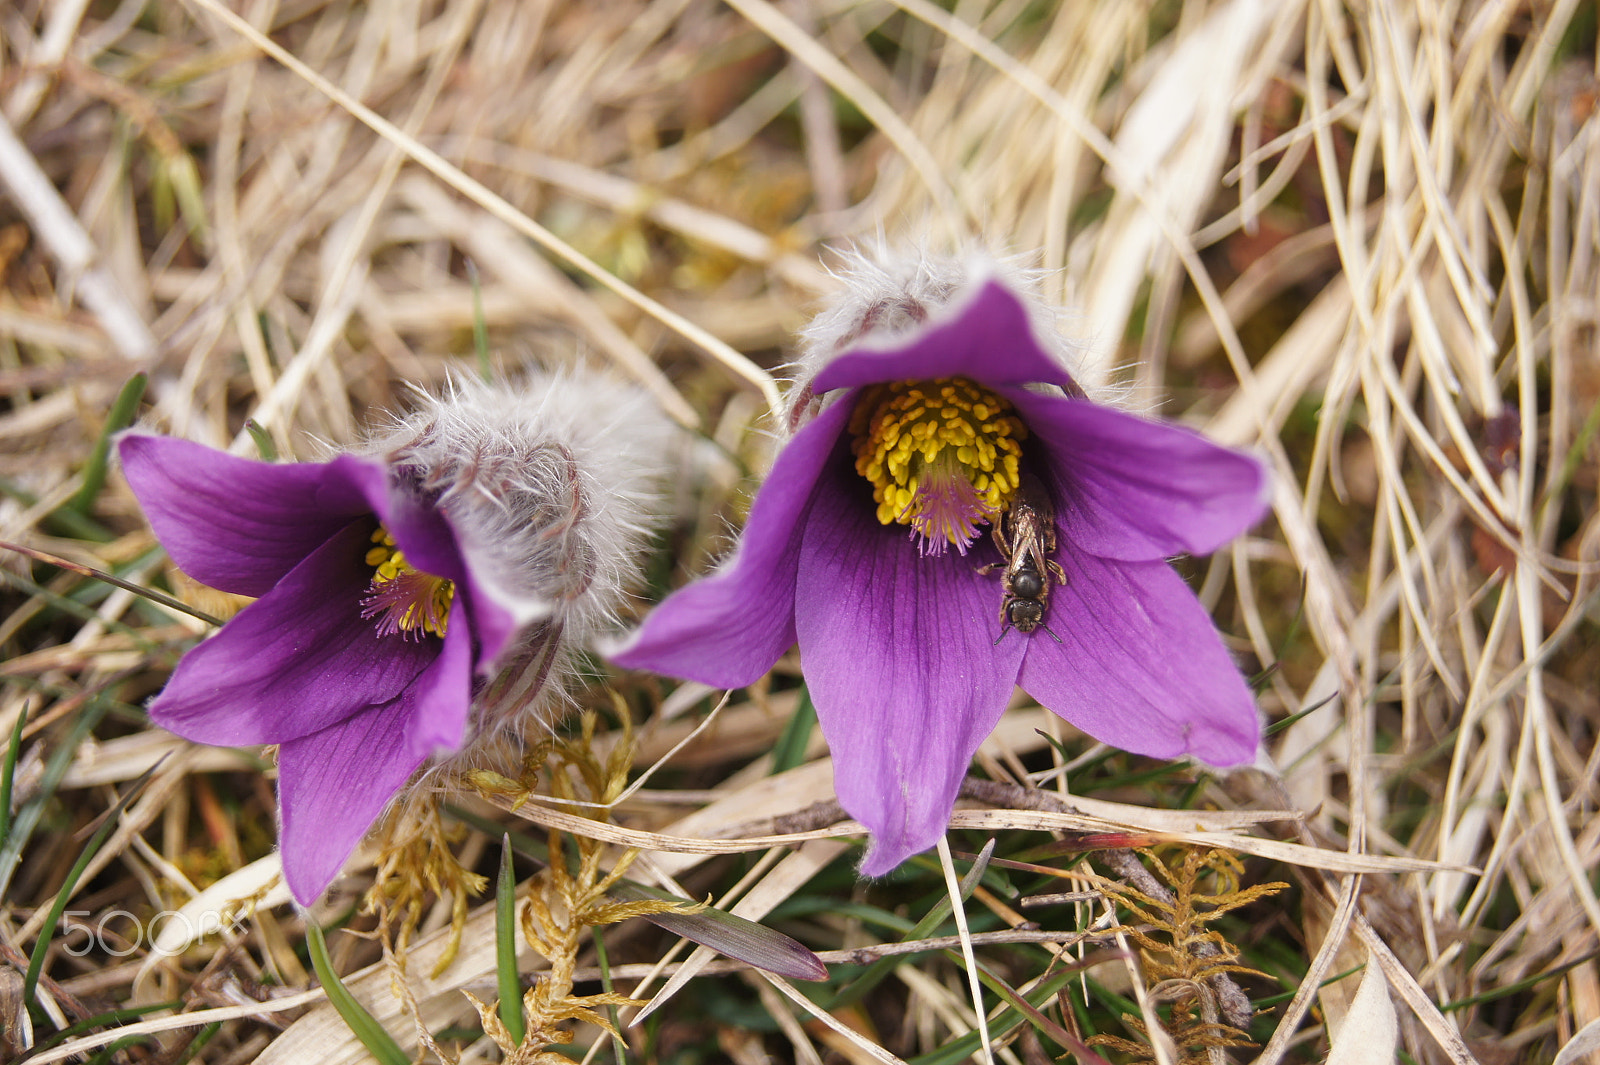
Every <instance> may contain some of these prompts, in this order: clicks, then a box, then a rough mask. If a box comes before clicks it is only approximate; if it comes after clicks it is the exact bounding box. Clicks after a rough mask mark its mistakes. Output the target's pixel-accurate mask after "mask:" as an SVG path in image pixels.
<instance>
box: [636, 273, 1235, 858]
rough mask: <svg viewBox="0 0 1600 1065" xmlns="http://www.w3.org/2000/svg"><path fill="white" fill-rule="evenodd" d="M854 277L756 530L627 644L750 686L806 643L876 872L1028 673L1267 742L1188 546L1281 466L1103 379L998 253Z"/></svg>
mask: <svg viewBox="0 0 1600 1065" xmlns="http://www.w3.org/2000/svg"><path fill="white" fill-rule="evenodd" d="M844 282H845V284H844V286H843V291H842V292H841V294H840V296H839V297H838V299H837V301H836V302H835V303H834V304H833V305H832V306H831V307H829V308H828V309H826V310H825V311H824V312H823V313H822V314H821V315H819V316H818V318H817V319H816V320H815V321H814V322H813V324H812V325H811V327H810V328H809V329H808V331H807V333H806V336H805V345H804V351H803V353H802V357H801V360H800V365H799V374H798V378H797V380H796V381H795V383H794V385H793V387H792V389H791V392H790V397H791V398H790V402H789V405H788V406H789V409H788V412H787V419H786V420H787V425H788V428H789V431H790V433H791V434H792V435H791V436H790V438H789V440H788V441H787V443H786V445H785V446H784V448H783V450H782V451H781V453H780V454H779V455H778V457H777V460H776V462H775V463H774V465H773V468H772V472H771V473H770V474H769V475H768V477H767V479H766V481H765V483H764V484H763V485H762V486H761V488H760V490H759V492H758V493H757V495H756V498H755V500H754V502H753V504H752V506H751V510H750V516H749V519H748V522H747V524H746V526H745V529H744V532H743V535H742V537H741V539H740V543H739V546H738V547H737V549H736V550H735V552H734V554H733V555H732V557H730V558H729V559H728V560H727V561H726V562H725V563H724V564H723V565H722V566H721V567H720V568H719V569H718V570H717V571H715V572H714V573H712V574H711V575H710V576H708V577H706V578H704V579H702V580H699V581H697V582H695V583H692V584H690V585H688V586H686V587H685V588H683V589H680V590H679V591H677V592H676V593H674V594H673V595H671V596H670V597H668V598H667V599H666V600H665V601H664V602H663V603H662V604H661V605H660V606H658V607H657V608H656V609H655V610H654V611H653V612H652V613H651V614H650V615H649V616H648V617H647V618H646V619H645V621H644V624H643V625H642V627H641V628H640V629H639V630H638V631H637V632H636V633H635V634H633V635H632V637H631V638H629V639H628V640H627V641H626V642H625V643H623V644H621V645H620V646H619V648H618V650H617V652H616V653H615V654H614V655H613V656H612V657H613V660H614V661H616V662H617V663H619V664H621V665H623V666H627V667H630V668H638V669H650V670H654V671H656V672H660V673H665V674H668V675H671V676H678V677H684V678H687V679H691V680H696V681H700V682H702V683H705V684H711V685H715V686H718V687H724V688H733V687H741V686H744V685H747V684H750V683H752V682H753V681H755V680H756V679H757V678H759V677H760V676H761V675H763V674H764V673H765V672H766V671H767V670H768V669H769V668H770V667H771V666H772V664H773V663H774V662H775V661H776V660H777V659H778V658H779V656H781V655H782V654H783V653H784V652H785V651H787V650H788V649H789V648H790V647H791V646H793V645H794V644H796V643H797V642H798V644H799V647H800V659H801V669H802V671H803V672H804V675H805V679H806V684H807V686H808V688H809V690H810V694H811V699H812V702H813V704H814V705H815V706H816V709H817V716H818V720H819V722H820V724H821V726H822V730H823V733H824V735H825V736H826V737H827V740H828V744H829V747H830V749H831V750H832V753H833V759H834V770H835V774H834V775H835V786H836V789H837V791H838V795H839V800H840V802H841V804H842V805H843V806H844V808H845V809H846V810H847V811H848V812H849V813H850V814H851V815H852V816H853V817H855V818H856V819H857V820H859V821H861V822H862V823H863V824H864V825H866V826H867V828H868V829H869V831H870V833H871V837H872V838H871V842H870V846H869V848H868V851H867V854H866V856H865V858H864V860H863V862H862V866H861V870H862V872H863V873H864V874H866V875H868V876H878V875H882V874H884V873H887V872H889V871H890V870H891V869H893V868H894V867H895V866H897V865H899V864H900V863H901V862H902V861H904V860H905V859H906V858H908V857H910V856H911V855H913V854H916V853H918V852H920V851H922V850H925V849H926V848H928V847H930V846H932V845H933V844H934V843H935V842H936V841H937V840H938V838H939V836H940V835H941V834H942V833H943V832H944V830H945V828H946V826H947V825H948V823H949V818H950V812H951V810H952V808H953V806H954V803H955V799H956V793H957V791H958V789H959V787H960V783H961V779H962V777H963V775H964V774H965V772H966V769H967V766H968V763H969V762H970V761H971V759H972V755H973V754H974V753H975V752H976V751H977V749H978V746H979V745H980V744H981V743H982V742H983V740H984V739H985V738H986V737H987V736H988V735H989V733H990V732H991V731H992V730H993V729H994V726H995V724H996V723H997V722H998V720H999V717H1000V714H1001V713H1002V711H1003V710H1004V709H1005V706H1006V704H1007V702H1008V701H1009V699H1010V697H1011V693H1012V690H1013V688H1014V687H1015V686H1017V685H1020V686H1021V687H1022V688H1023V689H1025V690H1026V691H1027V692H1028V693H1029V694H1030V695H1032V696H1033V697H1034V698H1035V699H1037V700H1038V702H1039V703H1040V704H1041V705H1043V706H1045V707H1047V708H1049V709H1050V710H1053V711H1054V712H1055V713H1057V714H1059V715H1060V716H1061V717H1063V718H1065V719H1066V720H1067V721H1069V722H1071V723H1072V724H1073V725H1075V726H1077V727H1078V728H1080V729H1082V730H1083V731H1084V732H1086V733H1088V734H1089V735H1091V736H1093V737H1095V738H1097V739H1099V740H1102V741H1104V742H1106V743H1110V744H1114V745H1116V746H1118V747H1122V748H1124V749H1126V750H1129V751H1133V752H1135V753H1138V754H1145V755H1151V756H1155V757H1161V758H1175V757H1178V756H1181V755H1190V756H1193V757H1195V758H1198V759H1200V760H1202V761H1205V762H1208V763H1211V764H1213V765H1219V766H1227V765H1236V764H1239V763H1241V762H1248V761H1251V760H1252V759H1253V758H1254V757H1255V752H1256V746H1257V743H1258V739H1259V734H1260V732H1259V723H1258V717H1257V711H1256V708H1255V703H1254V700H1253V698H1252V696H1251V693H1250V691H1249V689H1248V687H1247V686H1246V684H1245V683H1244V680H1243V678H1242V677H1241V676H1240V674H1239V671H1238V669H1237V667H1235V665H1234V663H1233V661H1232V660H1231V659H1230V657H1229V655H1228V653H1227V650H1226V649H1225V648H1224V646H1223V644H1222V641H1221V638H1220V637H1219V636H1218V634H1217V632H1216V630H1215V628H1214V627H1213V625H1212V623H1211V620H1210V618H1209V617H1208V616H1207V615H1206V613H1205V610H1204V609H1203V608H1202V607H1201V605H1200V603H1199V602H1198V600H1197V599H1196V598H1195V596H1194V593H1193V592H1192V591H1190V589H1189V587H1188V585H1186V584H1185V583H1184V581H1183V579H1182V578H1181V577H1179V576H1178V574H1177V573H1176V572H1174V571H1173V569H1172V568H1171V566H1169V565H1168V563H1167V559H1168V558H1169V557H1170V556H1173V555H1178V554H1193V555H1200V554H1206V553H1209V552H1211V551H1213V550H1215V549H1216V548H1218V547H1219V546H1221V545H1222V544H1224V543H1226V542H1227V541H1228V540H1230V539H1232V538H1233V537H1235V536H1237V535H1238V534H1240V533H1241V532H1243V531H1244V530H1246V529H1248V528H1249V527H1250V526H1251V525H1253V524H1254V523H1255V522H1256V521H1257V520H1259V519H1260V517H1261V516H1262V514H1263V512H1264V510H1265V501H1266V491H1267V481H1266V473H1265V470H1264V468H1263V467H1262V465H1261V463H1259V462H1258V461H1257V460H1256V459H1254V458H1252V457H1250V456H1249V455H1245V454H1242V453H1240V452H1237V451H1233V450H1230V449H1227V448H1223V447H1219V446H1217V445H1215V444H1212V443H1210V442H1208V441H1206V440H1205V439H1204V438H1202V437H1201V436H1199V435H1197V434H1196V433H1193V432H1191V431H1189V430H1187V429H1183V428H1180V427H1178V426H1175V425H1171V424H1168V423H1164V422H1159V421H1152V420H1148V419H1145V418H1141V417H1137V416H1135V415H1132V414H1128V413H1126V412H1124V411H1121V410H1117V409H1115V408H1113V407H1110V406H1105V405H1102V404H1099V403H1095V402H1093V401H1091V400H1090V399H1088V398H1087V397H1086V396H1085V395H1084V393H1083V391H1082V389H1081V388H1079V386H1078V385H1077V384H1076V383H1075V382H1074V380H1073V378H1072V376H1071V374H1070V373H1069V372H1068V369H1067V366H1066V359H1065V354H1066V353H1065V349H1064V346H1063V344H1062V343H1061V342H1060V341H1059V340H1058V339H1057V338H1056V334H1055V332H1054V328H1053V323H1052V322H1051V319H1050V315H1049V314H1048V313H1047V312H1046V311H1045V310H1044V309H1043V308H1042V307H1041V306H1040V305H1039V303H1038V301H1037V300H1036V298H1035V297H1034V296H1033V295H1032V294H1031V293H1030V291H1029V289H1028V288H1027V286H1026V285H1025V284H1024V283H1023V282H1022V281H1020V280H1019V279H1018V278H1017V277H1015V276H1013V275H1012V273H1011V272H1009V271H1008V270H1007V268H1006V267H1004V266H1003V265H1001V264H998V263H995V262H993V261H989V260H983V259H977V260H958V259H928V258H921V257H916V258H910V259H906V260H903V261H895V262H885V263H882V264H879V263H874V262H869V261H865V260H863V261H860V262H858V263H856V264H855V265H854V266H853V267H852V268H851V269H849V270H848V271H847V272H846V274H845V276H844ZM1024 529H1025V530H1026V531H1025V533H1019V532H1018V530H1024ZM997 573H998V575H997ZM752 602H759V603H762V604H763V609H761V610H760V611H752V610H750V608H749V605H750V604H751V603H752ZM1008 621H1009V622H1010V625H1011V627H1012V628H1013V629H1014V632H1012V633H1010V634H1007V632H1006V630H1005V628H1004V627H1003V626H1004V625H1005V624H1006V622H1008Z"/></svg>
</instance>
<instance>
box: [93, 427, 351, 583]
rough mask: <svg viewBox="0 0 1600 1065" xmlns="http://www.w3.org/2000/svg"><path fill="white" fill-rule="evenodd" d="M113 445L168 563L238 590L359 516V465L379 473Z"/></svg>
mask: <svg viewBox="0 0 1600 1065" xmlns="http://www.w3.org/2000/svg"><path fill="white" fill-rule="evenodd" d="M117 451H118V454H119V455H120V456H121V458H122V469H123V473H124V475H125V476H126V477H127V479H128V484H129V485H130V486H132V488H133V492H134V495H136V496H138V498H139V505H140V506H141V507H143V508H144V512H145V515H146V517H147V518H149V521H150V527H151V528H152V529H154V530H155V534H156V537H157V538H158V539H159V540H160V541H161V544H162V546H163V547H165V548H166V549H167V553H168V554H169V555H171V556H172V560H173V561H174V562H176V563H177V564H178V566H179V568H181V569H182V570H183V571H184V572H185V573H187V574H189V576H191V577H193V578H194V579H195V580H197V581H200V582H201V583H203V584H209V585H211V586H212V587H214V588H221V589H222V590H223V591H228V592H236V593H238V594H240V595H257V596H259V595H265V594H266V593H267V592H268V591H269V590H270V589H271V588H272V586H273V585H274V584H276V583H277V582H278V581H279V580H280V579H282V577H283V576H284V574H286V573H288V572H289V571H290V570H292V569H293V568H294V567H295V566H297V565H299V564H300V561H301V560H302V559H304V558H305V557H306V556H307V555H309V554H310V553H311V552H312V551H314V550H316V548H317V546H318V545H320V544H321V543H322V542H323V541H324V540H327V539H328V538H329V537H330V536H332V535H333V534H334V533H336V532H338V531H339V530H340V529H342V528H344V527H345V526H346V525H348V524H350V520H351V519H352V518H354V517H357V516H358V515H361V514H364V513H367V512H368V511H369V510H370V509H371V508H370V507H369V506H368V504H367V501H366V497H365V495H364V493H363V490H362V485H361V483H360V482H359V479H360V478H361V476H362V475H363V474H365V473H366V471H367V470H369V469H375V470H377V471H378V472H379V473H380V474H381V471H382V468H381V467H376V466H374V465H373V464H372V463H368V462H362V461H361V460H357V459H345V460H341V462H339V463H302V464H289V465H281V466H275V465H272V464H271V463H266V462H252V461H250V460H249V459H241V458H235V457H234V456H232V455H228V454H224V453H223V452H221V451H215V450H213V449H211V448H208V447H204V446H202V445H200V444H194V443H190V442H189V441H187V440H173V439H170V438H167V437H159V436H142V435H139V434H133V433H130V434H128V435H125V436H123V437H122V438H121V439H120V440H119V441H118V442H117ZM351 464H355V465H354V466H352V465H351ZM368 476H370V475H368Z"/></svg>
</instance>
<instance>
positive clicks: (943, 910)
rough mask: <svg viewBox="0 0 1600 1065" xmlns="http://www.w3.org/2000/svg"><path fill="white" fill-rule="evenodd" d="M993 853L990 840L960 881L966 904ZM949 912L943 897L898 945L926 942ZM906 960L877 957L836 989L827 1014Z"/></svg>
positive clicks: (858, 997)
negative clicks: (910, 942) (909, 941)
mask: <svg viewBox="0 0 1600 1065" xmlns="http://www.w3.org/2000/svg"><path fill="white" fill-rule="evenodd" d="M993 854H994V840H992V839H991V840H990V841H989V842H988V843H987V844H986V845H985V846H984V848H983V850H982V851H981V852H980V853H979V854H978V857H977V860H976V861H974V862H973V863H972V868H971V869H970V870H968V871H967V875H966V876H964V877H962V878H961V900H962V901H963V902H965V901H966V900H967V899H968V898H970V897H971V896H972V893H973V892H974V891H976V890H977V888H978V882H979V881H980V880H982V879H983V874H984V872H985V871H987V870H988V868H989V858H990V856H991V855H993ZM950 911H951V903H950V896H948V895H945V896H943V897H942V898H940V900H939V901H938V902H936V903H935V904H934V905H933V908H932V909H930V910H929V911H928V912H927V914H926V915H925V916H924V917H923V918H922V920H920V921H918V922H917V923H916V924H915V925H913V926H912V928H911V931H909V932H907V933H906V934H905V935H904V936H902V937H901V942H906V941H908V940H912V939H927V938H929V937H930V936H932V935H933V933H934V930H935V929H937V928H938V927H939V926H940V925H942V924H944V922H945V920H946V919H947V918H949V916H950ZM904 962H905V959H904V958H900V957H895V956H893V955H891V956H890V957H887V958H879V959H878V960H877V961H875V962H873V963H872V964H871V965H869V966H867V971H866V972H864V973H862V974H861V975H860V976H858V977H856V978H855V979H854V980H852V981H851V982H850V983H848V984H846V985H845V986H844V987H841V988H840V989H839V993H838V994H837V995H835V996H834V997H833V1000H832V1001H831V1002H829V1003H828V1007H827V1008H828V1009H829V1010H830V1011H832V1010H837V1009H841V1008H843V1007H845V1006H848V1005H851V1004H852V1003H855V1002H859V1001H860V1000H861V999H862V997H863V996H865V995H866V993H867V992H869V991H871V990H872V989H873V988H875V987H877V986H878V984H880V983H882V982H883V978H884V977H886V976H888V975H889V974H890V973H892V972H894V970H895V967H896V966H898V965H902V964H904Z"/></svg>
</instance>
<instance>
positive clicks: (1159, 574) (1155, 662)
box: [1021, 551, 1260, 765]
mask: <svg viewBox="0 0 1600 1065" xmlns="http://www.w3.org/2000/svg"><path fill="white" fill-rule="evenodd" d="M1056 560H1057V561H1058V562H1059V563H1060V564H1061V567H1062V569H1063V570H1064V571H1065V572H1066V575H1067V582H1066V584H1065V585H1057V586H1055V587H1054V588H1053V589H1052V590H1051V593H1050V600H1049V606H1048V610H1047V612H1046V614H1045V624H1046V625H1048V626H1049V627H1050V628H1051V630H1053V631H1054V632H1055V633H1056V635H1057V636H1059V637H1060V638H1061V642H1060V643H1057V642H1056V641H1055V640H1052V639H1051V638H1050V636H1049V634H1048V633H1046V632H1044V630H1043V629H1040V630H1038V631H1036V632H1034V633H1033V634H1032V635H1031V636H1030V637H1029V641H1030V642H1029V645H1028V655H1027V658H1026V659H1025V660H1024V661H1023V663H1022V679H1021V683H1022V687H1023V688H1024V689H1026V690H1027V692H1028V693H1029V694H1030V695H1032V696H1033V697H1034V698H1035V699H1037V700H1039V703H1040V705H1042V706H1044V707H1047V708H1048V709H1050V710H1053V711H1055V712H1056V713H1057V714H1059V715H1061V716H1062V717H1063V718H1065V719H1066V720H1067V721H1069V722H1071V723H1072V724H1073V725H1076V726H1077V727H1078V728H1080V729H1082V730H1083V731H1084V732H1087V733H1088V734H1089V735H1091V736H1093V737H1094V738H1095V739H1097V740H1101V741H1102V742H1105V743H1109V744H1112V745H1114V746H1117V747H1121V748H1123V749H1124V750H1129V751H1132V752H1134V753H1135V754H1146V755H1151V756H1153V757H1156V758H1176V757H1178V756H1179V755H1182V754H1191V755H1194V756H1195V757H1196V758H1199V759H1201V760H1202V761H1205V762H1209V763H1211V764H1212V765H1237V764H1238V763H1240V762H1249V761H1251V760H1253V759H1254V758H1255V755H1256V744H1257V742H1258V741H1259V738H1260V723H1259V720H1258V717H1257V713H1256V706H1255V700H1254V699H1253V698H1252V697H1251V695H1250V689H1249V688H1248V687H1247V686H1246V685H1245V682H1244V678H1243V677H1241V676H1240V675H1239V669H1238V667H1237V666H1235V665H1234V664H1233V660H1232V659H1231V658H1229V656H1228V652H1227V649H1226V648H1224V647H1223V645H1222V639H1221V637H1219V636H1218V635H1217V630H1216V629H1215V628H1214V627H1213V626H1212V624H1211V619H1210V618H1209V617H1207V616H1206V612H1205V610H1204V609H1202V608H1201V606H1200V602H1199V600H1197V599H1196V598H1195V597H1194V593H1193V592H1192V591H1190V590H1189V586H1188V585H1187V584H1185V583H1184V582H1183V579H1182V578H1181V577H1179V576H1178V574H1177V573H1175V572H1174V571H1173V569H1172V567H1170V566H1168V565H1167V564H1166V563H1164V562H1111V561H1107V560H1105V559H1101V558H1096V557H1094V556H1093V555H1088V554H1082V553H1077V552H1071V551H1058V552H1057V553H1056Z"/></svg>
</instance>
